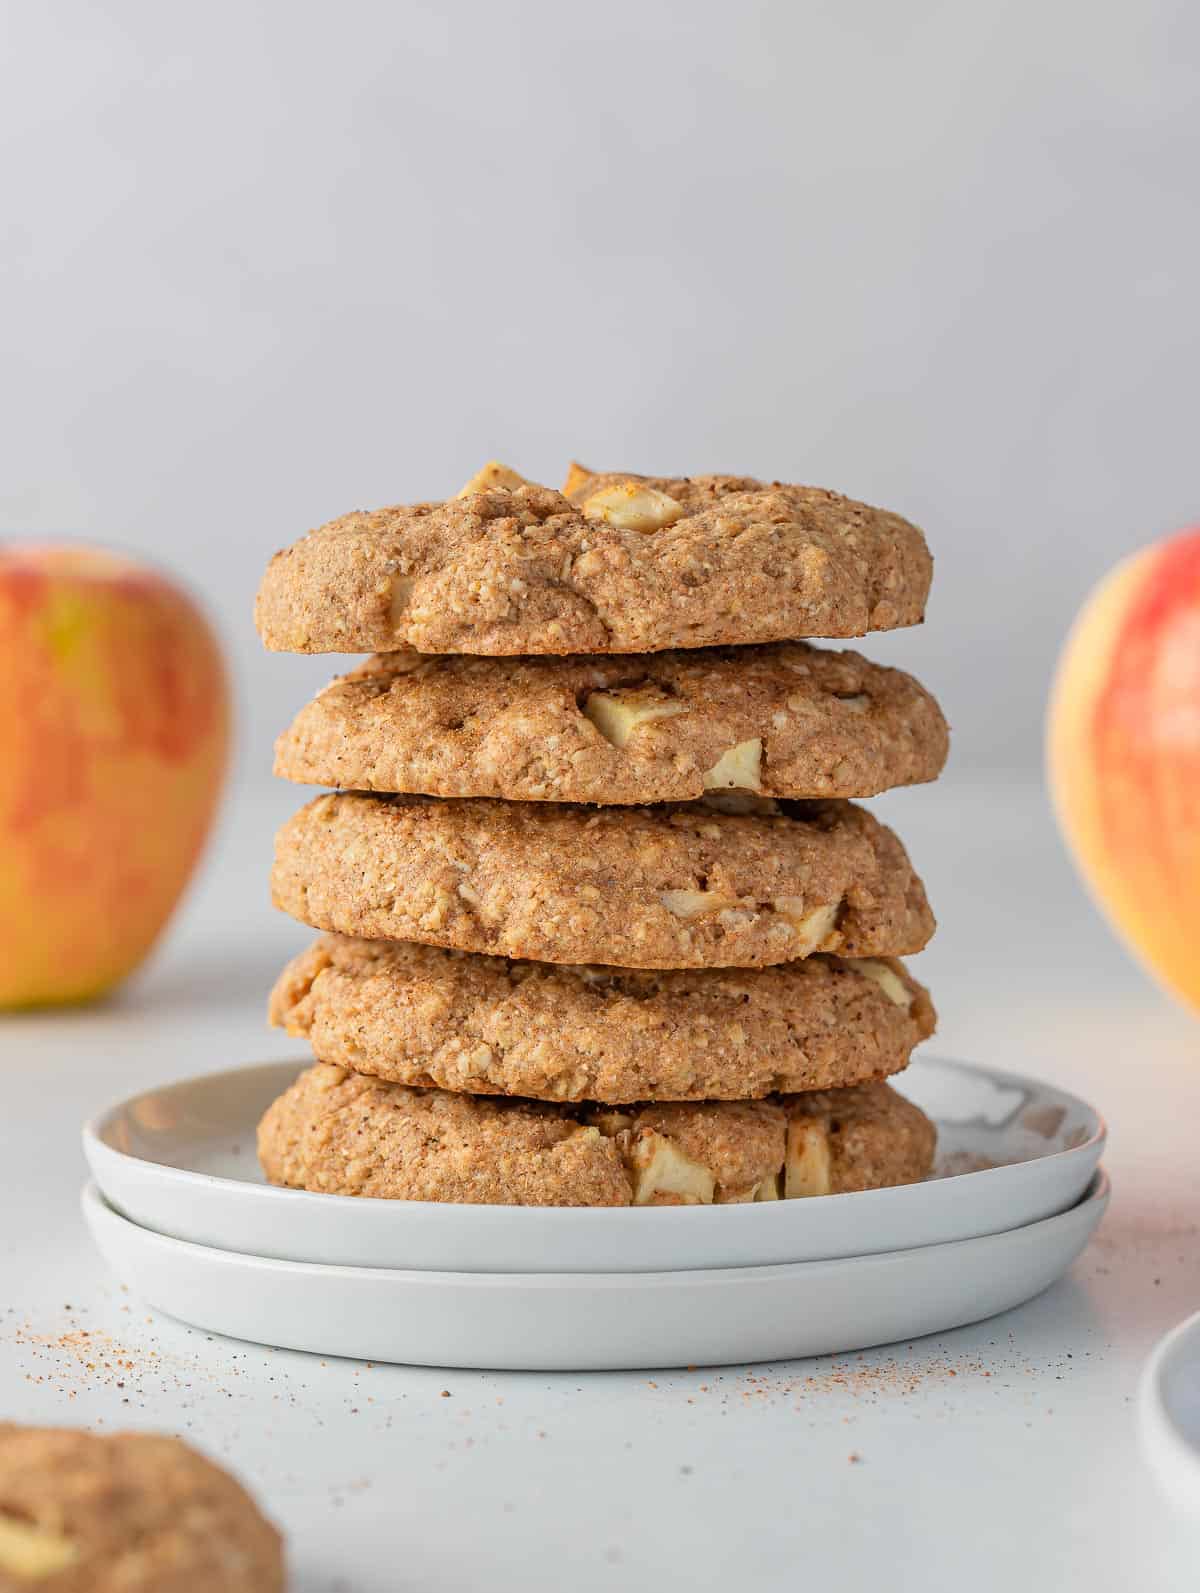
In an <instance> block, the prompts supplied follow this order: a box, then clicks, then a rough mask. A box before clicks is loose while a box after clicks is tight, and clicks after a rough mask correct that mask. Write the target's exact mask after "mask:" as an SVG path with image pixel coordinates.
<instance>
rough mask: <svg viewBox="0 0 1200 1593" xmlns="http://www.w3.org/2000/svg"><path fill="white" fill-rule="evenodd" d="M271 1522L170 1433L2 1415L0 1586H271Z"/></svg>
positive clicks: (2, 1592) (123, 1592)
mask: <svg viewBox="0 0 1200 1593" xmlns="http://www.w3.org/2000/svg"><path fill="white" fill-rule="evenodd" d="M283 1585H284V1567H283V1548H282V1544H281V1542H280V1537H279V1534H278V1532H276V1531H275V1528H274V1527H273V1526H271V1524H270V1523H269V1522H268V1521H265V1520H264V1519H263V1517H262V1516H261V1515H260V1514H259V1512H258V1509H257V1507H256V1506H255V1504H254V1502H253V1500H252V1499H251V1498H250V1497H249V1495H248V1494H247V1493H246V1492H245V1490H244V1489H243V1488H242V1487H241V1486H240V1485H239V1484H238V1483H237V1482H235V1481H234V1479H233V1478H232V1477H230V1476H229V1475H228V1474H227V1473H226V1472H224V1471H222V1470H221V1469H220V1467H218V1466H214V1465H213V1464H212V1462H211V1461H209V1460H206V1459H205V1458H204V1457H203V1456H202V1455H198V1454H197V1453H196V1451H195V1450H194V1449H190V1448H189V1447H188V1446H187V1445H186V1444H183V1443H181V1442H180V1441H179V1439H177V1438H160V1437H156V1436H154V1435H152V1434H150V1433H114V1434H112V1435H110V1436H106V1437H99V1436H97V1435H95V1434H93V1433H83V1432H76V1431H72V1430H70V1429H68V1428H57V1427H47V1428H33V1427H15V1426H10V1425H8V1424H7V1423H0V1593H18V1590H21V1593H24V1590H27V1589H29V1588H31V1587H35V1586H36V1587H37V1588H39V1589H43V1590H45V1593H281V1590H282V1588H283Z"/></svg>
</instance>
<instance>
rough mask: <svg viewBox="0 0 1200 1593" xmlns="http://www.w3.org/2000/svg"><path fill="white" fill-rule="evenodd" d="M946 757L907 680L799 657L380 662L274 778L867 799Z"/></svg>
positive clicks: (304, 715)
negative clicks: (755, 793) (743, 793)
mask: <svg viewBox="0 0 1200 1593" xmlns="http://www.w3.org/2000/svg"><path fill="white" fill-rule="evenodd" d="M948 745H949V736H948V732H947V729H946V721H945V719H944V718H943V717H942V714H941V710H940V709H939V708H938V705H937V703H936V702H935V701H934V700H933V698H932V697H931V696H930V695H929V693H928V692H927V691H926V690H925V689H924V687H922V686H920V685H919V684H918V683H917V682H916V681H915V680H914V679H913V678H912V676H911V675H906V674H904V673H903V671H901V670H899V669H885V668H884V667H883V666H882V665H879V664H871V663H868V661H867V660H866V659H865V658H863V657H862V656H861V655H860V654H859V653H853V652H833V651H828V650H823V649H821V648H816V647H810V646H808V645H807V644H806V643H804V642H778V643H773V644H769V645H766V646H762V647H743V648H719V649H698V650H696V651H694V652H674V653H649V654H645V655H644V656H642V657H625V656H622V655H620V654H612V655H609V656H603V655H601V656H593V657H585V658H521V659H513V660H507V659H506V660H498V659H492V658H470V657H467V656H465V655H458V656H455V655H444V656H442V657H437V658H429V657H425V656H423V655H422V654H420V653H411V652H410V653H382V654H379V655H378V656H376V657H375V658H372V659H371V660H370V661H369V662H368V663H366V664H363V665H362V666H361V667H360V668H359V669H356V670H355V671H354V672H353V673H352V674H349V675H346V676H344V677H343V678H342V679H340V680H335V681H334V682H333V684H332V685H330V686H327V687H326V688H325V690H324V691H322V692H321V693H320V694H319V695H318V696H317V697H316V698H314V699H313V701H312V702H311V703H309V704H308V706H307V707H305V708H302V709H301V711H300V713H299V714H298V715H297V717H296V719H295V720H294V722H293V723H292V725H291V727H290V728H289V729H288V730H287V731H285V732H284V734H283V735H282V736H281V737H280V738H279V741H278V742H277V744H276V748H275V772H276V774H278V775H282V776H283V777H284V779H287V780H296V781H299V782H301V783H307V784H309V785H331V786H340V787H342V788H344V789H347V790H352V791H389V792H391V791H402V792H423V793H425V794H427V795H430V796H442V797H471V796H481V797H505V798H508V799H509V800H512V801H519V802H595V803H602V804H603V803H644V802H686V801H689V800H691V799H693V798H696V797H700V796H702V795H703V794H704V792H705V791H707V790H729V789H739V790H749V791H756V792H759V793H761V794H763V795H766V796H774V797H861V796H874V795H876V793H877V792H880V791H885V790H887V789H889V788H890V787H892V786H900V785H914V784H917V783H918V782H920V781H925V780H934V779H936V778H937V776H938V774H939V773H940V772H941V769H942V766H943V764H944V763H945V761H946V753H947V750H948Z"/></svg>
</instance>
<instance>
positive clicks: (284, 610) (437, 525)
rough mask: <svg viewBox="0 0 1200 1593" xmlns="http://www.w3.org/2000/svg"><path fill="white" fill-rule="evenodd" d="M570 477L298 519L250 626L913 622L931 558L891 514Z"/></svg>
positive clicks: (508, 480)
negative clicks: (563, 486)
mask: <svg viewBox="0 0 1200 1593" xmlns="http://www.w3.org/2000/svg"><path fill="white" fill-rule="evenodd" d="M577 469H578V467H576V470H577ZM572 479H573V480H577V484H576V487H575V490H574V493H573V498H574V500H575V501H572V498H569V497H564V496H563V494H562V493H559V492H555V491H553V490H552V489H550V488H547V487H541V486H536V485H533V484H529V483H521V481H520V478H519V477H517V476H516V474H515V472H512V471H509V470H507V468H506V467H503V466H500V465H498V464H496V463H495V462H493V463H492V464H490V465H488V466H485V467H484V469H483V470H482V471H481V472H480V473H479V476H478V477H476V478H475V479H474V480H472V481H471V482H470V483H468V488H467V489H464V490H465V495H462V496H459V497H456V498H451V499H449V500H448V501H446V502H445V503H418V504H413V505H411V506H400V507H396V508H388V509H375V510H370V511H361V510H360V511H357V512H355V513H353V514H348V515H345V516H343V517H342V518H341V519H339V520H333V521H331V522H330V523H329V524H328V525H324V526H321V527H319V528H318V529H317V530H315V531H310V532H309V533H308V535H307V536H305V537H303V538H301V540H300V541H299V542H296V543H295V544H293V546H291V547H290V548H286V549H285V550H284V551H283V552H281V553H277V554H276V555H275V557H274V558H273V559H272V561H271V563H270V565H269V567H268V569H267V572H266V575H265V576H264V578H263V582H262V585H261V587H260V588H259V593H258V603H257V607H256V619H257V624H258V629H259V634H260V635H261V637H262V639H263V641H264V642H265V643H266V645H267V646H268V647H271V648H274V649H276V650H277V651H281V652H296V653H336V652H343V653H355V652H388V651H393V650H396V649H399V648H406V647H412V648H416V649H417V650H418V651H420V652H425V653H490V654H502V655H509V656H511V655H513V654H521V653H554V654H562V653H648V652H660V651H662V650H664V649H666V648H677V647H706V646H712V645H722V644H735V645H740V644H745V643H752V642H769V641H780V640H784V639H787V638H794V637H797V636H863V635H865V634H866V633H867V632H868V631H876V630H892V629H894V628H895V627H897V626H901V625H916V624H919V623H920V621H921V620H922V619H923V617H924V612H925V601H926V598H927V596H928V593H929V585H930V580H931V577H932V568H933V567H932V560H931V559H930V556H929V551H928V549H927V547H926V545H925V538H924V537H923V536H922V534H921V532H920V531H919V530H918V529H917V527H916V526H914V525H910V524H909V522H908V521H907V520H904V519H901V517H900V516H899V515H896V514H891V513H888V512H887V511H886V510H883V509H873V508H871V507H869V506H868V505H867V504H864V503H857V502H855V501H854V499H852V498H843V497H841V496H839V495H838V494H837V493H835V492H826V491H824V490H822V489H821V488H817V487H800V486H788V485H785V484H783V483H781V482H761V481H755V480H753V479H751V478H749V477H745V476H694V477H691V478H671V477H641V476H629V475H616V476H590V475H588V473H587V472H582V473H581V474H580V475H579V476H578V478H576V477H574V476H573V478H572ZM513 483H516V484H513ZM476 488H478V490H473V489H476Z"/></svg>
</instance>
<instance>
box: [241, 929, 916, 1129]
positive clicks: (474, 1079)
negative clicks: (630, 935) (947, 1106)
mask: <svg viewBox="0 0 1200 1593" xmlns="http://www.w3.org/2000/svg"><path fill="white" fill-rule="evenodd" d="M270 1011H271V1021H272V1022H273V1023H275V1024H276V1025H277V1026H278V1027H280V1028H283V1029H286V1030H287V1032H288V1033H289V1034H292V1035H296V1036H299V1037H303V1038H304V1039H306V1040H308V1041H309V1043H310V1044H311V1046H312V1048H313V1051H314V1052H315V1053H316V1055H317V1057H318V1058H319V1059H320V1060H321V1061H323V1062H332V1063H336V1064H338V1065H340V1066H342V1067H345V1068H350V1069H353V1070H354V1071H355V1072H358V1073H368V1074H371V1075H373V1076H375V1077H377V1078H381V1079H388V1080H391V1081H393V1082H395V1083H400V1084H411V1085H417V1086H437V1087H439V1088H441V1089H446V1090H457V1091H463V1092H467V1093H470V1094H473V1095H492V1094H500V1095H517V1096H529V1097H534V1098H536V1099H539V1100H550V1101H603V1102H608V1103H620V1102H622V1101H644V1100H656V1101H685V1100H743V1099H750V1098H754V1097H759V1096H764V1095H770V1094H774V1093H776V1092H778V1091H796V1090H821V1089H830V1088H837V1087H845V1086H847V1085H852V1084H863V1083H867V1082H868V1081H872V1080H877V1079H883V1078H885V1077H887V1076H888V1075H889V1074H892V1073H897V1072H899V1071H900V1070H901V1069H902V1068H904V1067H906V1066H907V1064H908V1061H909V1058H910V1056H911V1053H912V1050H913V1047H914V1046H916V1045H917V1044H919V1043H920V1042H921V1041H922V1040H924V1039H927V1038H928V1036H929V1035H930V1034H932V1032H933V1028H934V1021H935V1020H934V1012H933V1006H932V1004H931V1002H930V1000H929V995H928V992H927V991H926V990H924V989H923V987H922V986H921V985H919V984H918V983H917V981H916V980H915V979H913V978H912V977H911V976H910V975H909V973H908V971H907V970H906V969H905V968H904V966H903V965H902V964H901V963H898V962H887V961H882V960H879V961H876V960H873V959H869V958H865V959H862V960H858V961H855V960H850V959H844V958H841V957H822V956H816V957H808V958H805V959H804V960H802V961H799V962H790V963H783V964H781V965H780V966H778V967H775V968H751V969H736V968H735V969H726V968H700V969H694V970H686V969H685V970H676V971H671V970H667V971H663V972H658V973H655V972H644V971H641V970H639V969H622V968H600V967H590V968H576V967H571V966H566V965H561V964H552V963H539V962H517V961H511V960H509V959H506V958H503V957H482V956H477V955H473V954H471V953H468V952H455V951H443V950H441V949H440V948H438V947H434V946H419V945H412V944H409V943H406V942H402V941H386V940H353V939H349V938H346V937H343V936H341V935H325V936H322V938H321V939H320V940H318V941H316V942H315V943H314V944H313V945H312V946H310V947H309V948H308V949H307V950H306V951H304V952H302V953H301V954H300V955H299V956H298V957H295V958H293V960H292V961H291V962H290V963H289V964H288V966H287V967H286V968H285V969H284V971H283V973H282V974H281V975H280V978H279V980H278V982H277V983H276V985H275V989H274V991H273V992H272V994H271V1007H270Z"/></svg>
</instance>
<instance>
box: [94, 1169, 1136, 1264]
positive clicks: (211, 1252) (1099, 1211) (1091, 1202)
mask: <svg viewBox="0 0 1200 1593" xmlns="http://www.w3.org/2000/svg"><path fill="white" fill-rule="evenodd" d="M1111 1198H1112V1181H1111V1179H1110V1178H1109V1176H1108V1172H1107V1170H1106V1169H1105V1168H1104V1167H1102V1166H1098V1167H1097V1168H1096V1170H1095V1172H1094V1173H1093V1175H1092V1177H1091V1179H1090V1181H1089V1183H1088V1185H1087V1187H1086V1189H1085V1190H1084V1192H1083V1194H1082V1195H1081V1196H1080V1198H1079V1199H1078V1200H1077V1201H1076V1202H1075V1203H1074V1205H1072V1206H1068V1207H1067V1209H1066V1211H1059V1212H1055V1213H1053V1214H1052V1215H1051V1216H1049V1217H1042V1218H1039V1219H1038V1221H1036V1222H1030V1223H1024V1224H1023V1225H1022V1226H1020V1227H1018V1228H1003V1229H1001V1230H1000V1231H999V1232H998V1233H990V1234H977V1235H975V1237H974V1238H970V1239H950V1240H945V1241H943V1242H942V1243H940V1244H932V1245H910V1246H908V1247H907V1248H905V1249H903V1250H882V1251H876V1252H874V1253H872V1254H869V1255H856V1256H833V1257H829V1258H827V1259H825V1260H822V1261H784V1262H772V1263H769V1264H767V1265H762V1266H742V1267H693V1268H681V1269H680V1270H678V1271H673V1272H634V1271H629V1272H446V1271H432V1270H426V1269H418V1268H405V1267H362V1266H346V1265H340V1264H335V1263H333V1262H328V1261H282V1260H279V1259H278V1258H277V1257H275V1256H258V1255H254V1254H251V1253H247V1252H246V1251H242V1250H220V1249H217V1248H215V1247H214V1246H212V1245H202V1244H197V1243H196V1242H195V1241H194V1240H190V1239H176V1238H174V1237H172V1236H171V1235H170V1234H163V1233H158V1232H157V1231H156V1230H155V1229H153V1228H145V1227H143V1226H142V1225H141V1224H140V1223H136V1222H134V1221H133V1219H132V1218H130V1217H126V1216H125V1214H124V1213H123V1212H120V1211H118V1210H117V1209H116V1208H115V1207H114V1206H112V1205H111V1204H110V1203H109V1201H108V1200H107V1199H106V1198H105V1196H104V1194H103V1191H102V1190H101V1189H100V1187H99V1185H98V1184H97V1183H96V1182H95V1180H94V1179H88V1180H87V1182H86V1183H85V1184H84V1186H83V1190H82V1192H81V1195H80V1204H81V1206H82V1208H83V1215H84V1220H85V1222H87V1224H88V1227H89V1229H90V1228H91V1227H92V1223H93V1221H111V1222H112V1223H113V1224H114V1225H115V1226H116V1227H117V1228H118V1229H123V1230H133V1231H134V1232H135V1233H136V1234H137V1235H138V1236H139V1237H140V1239H141V1240H142V1241H144V1242H146V1243H150V1244H153V1245H160V1246H165V1247H166V1248H167V1249H168V1250H175V1251H179V1250H182V1251H183V1252H184V1253H185V1254H190V1255H195V1256H199V1257H203V1258H204V1259H205V1260H206V1261H207V1260H210V1259H215V1260H216V1261H218V1262H220V1263H224V1264H226V1265H229V1266H242V1267H245V1268H247V1269H249V1270H253V1271H255V1272H257V1271H259V1270H260V1269H264V1268H265V1269H266V1271H267V1272H268V1273H275V1274H276V1275H278V1274H279V1272H280V1271H284V1272H290V1273H297V1272H298V1273H299V1274H300V1275H301V1276H302V1277H311V1278H314V1279H315V1278H316V1277H318V1276H320V1277H328V1276H329V1275H332V1276H333V1278H334V1279H342V1280H345V1281H349V1280H350V1279H352V1278H353V1279H358V1280H366V1279H372V1280H374V1281H376V1282H380V1281H383V1282H386V1281H389V1280H396V1281H400V1282H403V1283H404V1284H406V1285H407V1284H410V1283H414V1284H415V1283H419V1284H421V1285H427V1286H429V1287H440V1288H476V1287H477V1288H480V1289H482V1290H491V1289H496V1288H509V1287H515V1288H526V1289H534V1290H545V1289H553V1288H562V1287H563V1286H564V1285H566V1286H569V1287H579V1288H583V1287H587V1288H593V1287H598V1288H605V1289H612V1288H639V1289H641V1288H651V1287H658V1288H665V1287H667V1286H668V1285H672V1286H675V1287H678V1286H680V1285H685V1286H686V1285H690V1286H696V1285H706V1286H707V1285H714V1286H715V1285H716V1284H718V1283H723V1284H725V1285H729V1284H732V1283H735V1282H736V1283H743V1284H745V1283H753V1282H756V1281H761V1282H770V1281H771V1279H773V1278H776V1277H780V1276H782V1275H785V1274H786V1275H787V1276H790V1277H797V1276H806V1277H810V1278H811V1277H814V1276H816V1275H817V1272H818V1271H821V1270H822V1269H823V1271H824V1272H825V1273H828V1271H829V1270H830V1269H834V1268H836V1269H842V1268H845V1267H850V1266H853V1267H855V1268H859V1269H861V1268H863V1267H867V1266H870V1265H872V1264H874V1265H876V1266H879V1267H884V1266H892V1267H894V1266H898V1265H902V1264H903V1263H904V1262H905V1261H906V1260H907V1259H908V1258H909V1257H911V1256H915V1255H920V1254H922V1253H929V1252H933V1251H937V1252H940V1253H948V1252H949V1251H951V1250H953V1249H955V1248H956V1247H957V1248H959V1249H961V1248H962V1247H964V1246H973V1247H977V1246H980V1245H987V1244H991V1245H995V1246H1002V1245H1006V1244H1009V1245H1011V1244H1015V1243H1017V1242H1019V1240H1021V1239H1027V1238H1029V1237H1030V1236H1031V1235H1033V1234H1034V1233H1035V1231H1036V1232H1040V1233H1042V1234H1045V1233H1046V1232H1047V1230H1049V1229H1051V1228H1052V1227H1054V1226H1056V1225H1057V1226H1061V1227H1064V1228H1065V1227H1069V1226H1070V1225H1071V1224H1072V1223H1075V1222H1080V1221H1086V1220H1087V1219H1088V1217H1089V1216H1090V1214H1091V1213H1093V1212H1095V1220H1094V1223H1093V1229H1094V1228H1095V1227H1097V1226H1099V1224H1100V1222H1101V1221H1102V1220H1103V1218H1104V1214H1105V1212H1106V1211H1107V1209H1108V1205H1109V1202H1110V1200H1111ZM97 1212H98V1213H99V1215H98V1217H97V1216H94V1215H93V1214H94V1213H97ZM800 1269H804V1270H803V1272H801V1270H800Z"/></svg>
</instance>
